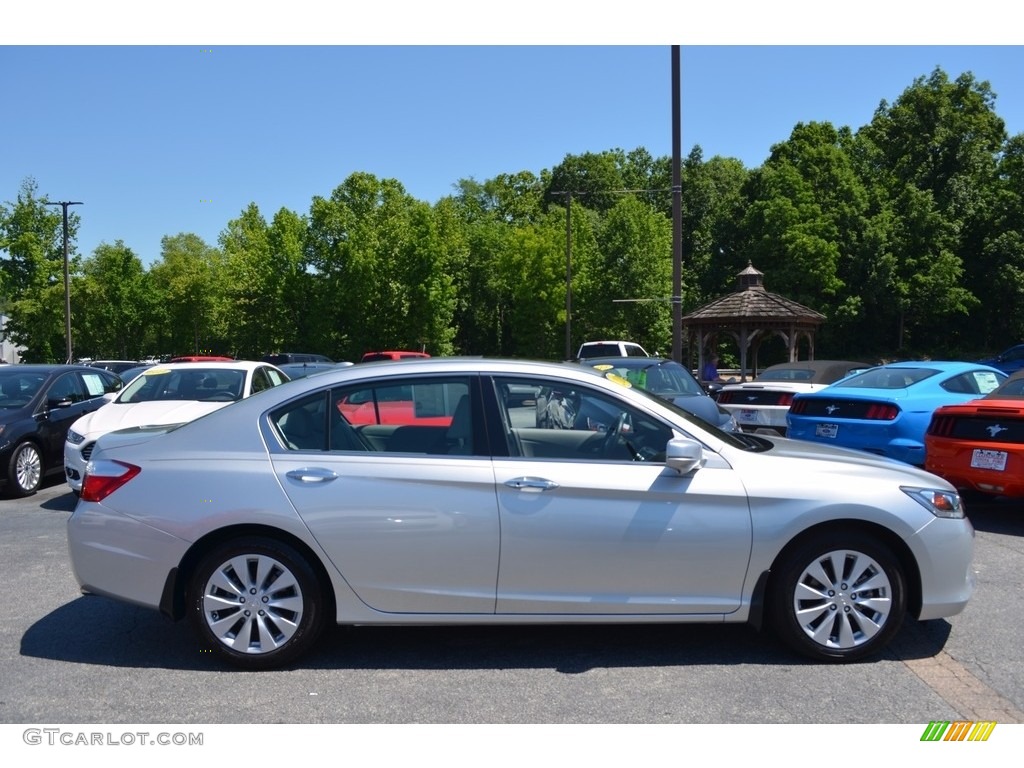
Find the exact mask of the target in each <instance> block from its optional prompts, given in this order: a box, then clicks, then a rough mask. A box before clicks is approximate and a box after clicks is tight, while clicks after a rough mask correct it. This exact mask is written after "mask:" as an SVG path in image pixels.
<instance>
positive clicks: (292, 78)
mask: <svg viewBox="0 0 1024 768" xmlns="http://www.w3.org/2000/svg"><path fill="white" fill-rule="evenodd" d="M986 1H987V0H986ZM449 4H451V5H458V3H457V2H456V1H455V0H450V3H449ZM532 4H533V3H532V2H531V3H527V5H528V6H529V5H532ZM186 5H188V3H186ZM260 5H261V3H255V4H252V5H251V6H247V7H255V8H258V7H259V6H260ZM296 5H297V6H301V5H302V2H299V3H297V4H296ZM398 5H399V6H401V5H402V4H401V3H399V4H398ZM443 5H444V4H442V7H443ZM645 5H646V0H643V1H642V2H640V3H638V4H636V5H635V6H630V7H637V8H640V9H641V10H642V9H643V7H644V6H645ZM739 5H740V6H742V5H744V4H743V3H740V4H739ZM769 5H770V4H769ZM782 5H783V6H784V5H785V4H782ZM940 5H941V3H940ZM73 7H74V6H69V8H73ZM278 7H280V6H278ZM390 7H392V6H390V5H389V8H390ZM416 7H417V8H420V7H422V5H420V6H416ZM467 7H478V6H473V5H472V4H470V5H469V6H467ZM517 7H518V6H517ZM591 7H594V8H601V7H606V4H602V3H600V2H597V3H593V4H591ZM616 7H617V8H622V7H624V6H622V5H621V4H618V5H617V6H616ZM732 7H734V6H733V5H730V8H732ZM961 7H962V6H961ZM618 13H620V14H621V11H618ZM59 18H61V19H63V26H64V27H67V28H68V30H70V31H68V30H63V27H62V26H61V25H60V24H58V25H57V27H58V29H57V31H56V32H53V31H52V30H50V31H47V32H46V34H27V35H25V36H23V37H18V36H13V37H11V38H6V37H5V36H4V35H3V34H0V75H2V79H3V80H4V82H5V86H4V101H5V106H6V109H5V113H6V114H5V117H4V119H3V121H0V202H3V203H5V204H6V203H9V202H12V201H13V200H14V199H15V197H16V195H17V193H18V190H19V187H20V185H21V182H22V180H23V179H25V178H26V177H29V176H31V177H33V178H34V179H35V180H36V182H37V183H38V187H39V190H38V191H39V193H40V194H42V195H46V196H47V197H48V198H49V199H51V200H75V201H82V202H83V203H84V204H83V205H81V206H76V207H74V208H73V209H72V210H73V211H74V212H75V213H77V214H78V215H79V216H80V217H81V228H80V230H79V237H78V241H77V249H78V252H79V253H81V254H91V253H92V251H93V250H94V249H95V248H96V246H97V245H99V244H100V243H101V242H108V243H113V242H114V241H115V240H119V239H120V240H123V241H124V242H125V244H126V245H128V246H129V247H130V248H131V249H132V250H133V251H134V252H135V253H136V254H137V255H138V256H139V257H140V258H141V259H142V260H143V262H144V263H146V264H149V263H151V262H152V261H153V260H154V259H156V258H158V257H159V254H160V239H161V238H162V237H163V236H164V235H174V234H177V233H180V232H193V233H195V234H198V235H199V236H201V237H202V238H203V239H204V240H206V241H207V243H209V244H210V245H216V244H217V238H218V236H219V234H220V232H221V231H222V230H223V229H224V227H225V226H226V224H227V223H228V221H230V220H231V219H233V218H236V217H238V216H239V215H240V213H241V212H242V211H243V210H244V209H245V208H246V207H247V206H248V205H249V203H251V202H252V203H256V204H257V205H258V206H259V208H260V210H261V212H262V213H263V215H264V216H265V217H266V218H267V220H268V221H269V220H270V219H271V218H272V217H273V215H274V213H275V212H276V211H277V210H278V209H280V208H282V207H285V208H288V209H290V210H293V211H296V212H297V213H300V214H305V213H307V212H308V210H309V205H310V202H311V200H312V198H313V197H314V196H315V195H321V196H327V195H329V194H330V193H331V191H332V190H333V189H334V188H335V187H336V186H337V185H338V184H340V183H341V182H343V181H344V180H345V178H346V177H348V175H349V174H351V173H353V172H357V171H363V172H367V173H371V174H374V175H375V176H378V177H380V178H394V179H397V180H398V181H399V182H401V183H402V184H403V186H404V187H405V189H406V191H407V192H408V193H409V194H411V195H412V196H414V197H416V198H417V199H420V200H424V201H427V202H431V203H432V202H435V201H436V200H438V199H439V198H441V197H443V196H444V195H447V194H450V193H452V191H453V185H454V184H456V183H457V182H458V181H459V180H460V179H464V178H474V179H477V180H478V181H484V180H486V179H489V178H492V177H494V176H496V175H498V174H501V173H515V172H518V171H524V170H525V171H531V172H533V173H537V174H539V173H540V172H541V171H542V170H544V169H550V168H552V167H554V166H555V165H557V164H558V163H559V162H561V161H562V160H563V159H564V158H565V156H566V155H568V154H578V153H583V152H600V151H603V150H607V149H613V148H621V149H624V150H627V151H628V150H631V149H634V148H636V147H645V148H646V149H647V150H648V151H650V152H651V153H652V154H653V155H655V156H665V155H669V154H670V153H671V149H672V144H671V141H672V135H671V127H672V123H671V119H672V115H671V66H670V65H671V57H670V45H671V44H672V43H679V44H680V45H682V144H683V152H684V154H685V153H687V152H689V151H690V149H692V148H693V147H694V146H695V145H699V146H700V147H701V148H702V150H703V152H704V156H705V158H709V157H711V156H713V155H716V154H717V155H724V156H730V157H736V158H739V159H740V160H741V161H743V163H744V164H745V165H746V166H748V167H756V166H758V165H760V164H761V163H762V162H763V161H764V160H765V158H766V157H767V156H768V154H769V152H770V150H771V146H772V144H774V143H776V142H779V141H783V140H785V139H786V138H787V137H788V135H789V134H790V132H791V131H792V129H793V127H794V126H795V125H796V124H797V123H800V122H810V121H828V122H831V123H833V124H834V125H836V126H842V125H846V126H850V127H851V128H853V129H857V128H859V127H860V126H862V125H864V124H866V123H868V122H869V121H870V120H871V117H872V114H873V112H874V110H875V108H876V107H877V106H878V104H879V102H880V101H882V100H883V99H884V100H888V101H890V102H891V101H893V100H895V99H896V98H898V96H899V95H900V93H901V92H902V91H903V90H905V89H906V88H907V87H909V86H910V85H911V84H912V83H913V81H914V79H915V78H918V77H926V76H928V75H929V74H930V73H931V72H932V70H933V69H934V68H935V67H941V68H942V69H943V70H944V71H945V72H946V73H947V74H948V75H949V76H950V77H951V78H955V77H957V76H958V75H960V74H961V73H963V72H967V71H970V72H972V73H973V74H974V76H975V77H976V78H977V79H978V80H987V81H989V83H990V84H991V86H992V89H993V90H994V91H995V93H996V94H997V100H996V112H997V113H998V114H999V115H1000V116H1001V117H1002V118H1003V119H1004V120H1005V121H1006V125H1007V129H1008V131H1009V132H1010V133H1011V134H1016V133H1021V132H1024V78H1022V77H1021V74H1020V73H1022V72H1024V46H997V45H972V46H966V45H884V46H878V45H852V44H829V45H806V44H799V45H789V44H785V45H780V44H757V45H752V44H746V43H747V42H748V41H749V42H759V41H763V42H765V43H771V42H772V40H773V37H772V35H771V34H766V35H764V36H762V37H761V38H759V37H758V35H757V34H752V33H750V32H747V33H744V32H743V28H740V29H739V33H738V34H737V35H735V40H737V41H738V42H742V43H744V44H726V43H728V42H729V40H728V36H726V35H723V36H721V37H716V36H710V37H708V38H707V39H706V40H705V39H703V38H701V37H700V36H699V35H698V36H692V35H688V34H680V38H679V40H675V41H667V42H665V43H661V42H660V41H644V40H642V39H640V40H639V42H641V43H644V44H640V45H632V44H630V45H626V44H615V39H614V34H612V33H610V32H609V31H608V27H609V26H613V25H609V24H607V23H605V24H603V25H602V26H600V27H599V28H596V29H594V30H592V31H591V32H589V33H588V31H587V30H586V29H584V30H583V31H582V34H579V35H577V36H576V37H575V39H573V36H572V35H566V36H565V37H563V38H562V39H563V40H565V41H566V42H567V43H569V44H555V43H553V42H549V41H548V40H547V39H544V35H534V36H532V39H531V35H530V34H522V33H521V36H520V37H519V38H518V39H519V40H522V41H523V42H524V43H534V42H542V43H544V44H543V45H537V44H527V45H512V44H508V43H509V42H511V41H508V40H502V39H497V40H495V41H496V42H500V43H503V44H501V45H490V44H488V45H469V44H467V43H466V39H478V40H481V41H483V42H488V43H489V42H491V41H492V38H493V37H494V35H493V29H494V27H493V26H487V27H486V28H487V30H489V31H488V32H487V33H485V34H482V33H479V32H478V33H477V34H476V35H475V36H474V33H473V31H472V30H469V32H468V33H466V35H465V38H464V39H459V38H458V36H454V37H453V36H450V35H449V34H448V33H447V32H444V33H438V31H437V30H436V29H435V30H433V34H426V35H424V36H423V37H424V39H425V40H426V41H427V42H431V43H434V42H438V43H444V44H431V45H409V44H406V43H408V42H409V37H408V34H409V33H408V32H406V31H405V30H404V28H402V29H399V30H395V34H393V35H392V36H391V37H392V39H393V40H394V41H395V42H397V43H401V44H393V45H384V44H382V43H384V42H387V40H386V38H387V37H388V35H385V34H381V35H377V36H375V35H368V36H367V37H366V40H367V41H368V42H369V43H370V44H357V43H362V42H363V39H362V38H360V37H359V36H353V37H352V38H351V39H346V37H345V35H338V36H337V37H336V38H335V41H336V42H337V43H339V44H334V45H329V44H321V43H327V42H331V39H330V38H329V37H328V39H326V40H321V39H320V38H319V37H318V36H317V35H316V34H313V35H311V36H310V37H311V38H312V39H310V40H308V41H306V40H303V39H302V37H303V35H302V34H297V35H294V36H292V35H289V34H287V30H288V26H287V25H285V27H284V30H285V32H286V34H284V35H283V38H284V39H285V42H288V43H292V42H294V43H296V44H294V45H292V44H280V45H268V44H264V43H270V42H273V36H272V34H270V33H272V32H273V29H272V28H273V24H272V23H269V22H264V23H265V24H266V26H267V29H268V33H267V34H259V33H256V34H250V35H249V36H248V38H246V36H245V35H236V34H235V33H234V32H233V31H232V30H233V29H234V27H233V26H232V24H231V22H232V19H230V18H224V19H223V20H218V21H221V22H222V23H220V24H212V25H211V27H210V31H209V32H207V33H204V37H205V36H207V35H208V36H209V38H211V40H203V41H195V42H193V41H192V39H191V38H193V37H194V36H195V35H194V34H185V33H184V32H183V31H182V27H181V25H182V22H181V21H180V20H179V22H178V27H177V28H175V26H174V25H173V24H172V25H171V29H170V30H169V32H168V34H166V36H164V37H163V38H161V37H160V36H159V35H156V36H154V35H152V34H151V33H146V34H141V33H137V32H136V33H134V34H133V33H132V32H131V31H126V32H124V33H123V35H116V34H115V35H110V34H108V33H107V32H105V31H103V30H101V31H99V32H97V29H96V28H97V26H101V25H97V20H96V19H95V18H91V20H90V24H92V25H93V27H91V28H90V29H88V30H87V31H86V32H87V33H86V34H81V35H80V34H77V33H76V32H75V31H74V22H75V17H74V16H73V15H72V16H71V17H70V18H68V17H65V16H59ZM657 18H658V17H656V16H651V17H650V18H649V19H648V21H647V23H648V24H650V25H653V28H654V29H657V28H658V27H657ZM413 21H415V19H412V20H410V19H408V18H407V19H406V22H407V23H408V24H409V25H412V22H413ZM554 21H555V22H556V23H557V22H558V19H557V18H556V19H555V20H554ZM434 23H435V24H436V20H435V22H434ZM498 24H499V26H500V24H501V21H500V20H499V21H498ZM52 26H53V25H52V24H49V25H48V28H49V27H52ZM308 26H309V25H308V23H307V27H308ZM512 26H513V27H514V28H516V27H515V24H512ZM545 28H547V27H545ZM680 28H685V26H681V27H680ZM62 30H63V31H62ZM514 31H515V30H514V29H513V33H514ZM775 34H776V37H775V38H774V39H777V40H780V41H784V42H789V40H790V39H791V37H792V39H793V40H794V41H795V42H803V41H802V40H801V36H800V35H795V36H790V35H789V34H788V33H786V34H781V33H778V32H776V33H775ZM931 34H932V35H933V37H934V38H935V39H945V36H944V35H942V34H938V33H937V32H935V31H934V30H933V31H932V32H931ZM920 36H922V35H919V34H917V33H915V34H914V35H909V33H907V37H906V39H917V38H918V37H920ZM513 37H514V34H513ZM638 37H639V36H638ZM808 37H810V38H812V39H822V40H825V41H829V40H831V39H832V37H833V35H832V33H830V34H829V35H808ZM854 37H855V36H854ZM184 38H190V39H188V40H186V39H184ZM580 38H582V39H585V40H595V41H598V42H601V43H602V44H600V45H583V44H580ZM412 39H414V40H415V39H417V38H415V36H414V37H413V38H412ZM688 39H694V42H692V43H688ZM865 39H867V38H865ZM876 39H877V38H876ZM218 40H224V41H226V43H224V44H221V43H218V42H217V41H218ZM133 41H137V42H139V43H143V44H139V45H126V44H125V43H128V42H133ZM80 42H84V43H89V44H88V45H79V43H80ZM305 42H309V43H316V44H303V43H305ZM838 42H839V43H842V42H843V41H842V39H840V40H839V41H838ZM882 42H889V41H888V40H882ZM954 42H955V40H954ZM234 43H250V44H244V45H236V44H234ZM448 43H458V44H448ZM605 43H607V44H605Z"/></svg>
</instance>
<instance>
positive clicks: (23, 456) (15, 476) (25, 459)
mask: <svg viewBox="0 0 1024 768" xmlns="http://www.w3.org/2000/svg"><path fill="white" fill-rule="evenodd" d="M42 480H43V457H42V456H41V455H40V454H39V449H38V448H37V447H36V445H35V443H31V442H24V443H22V444H21V445H19V446H18V447H17V448H15V449H14V453H12V454H11V463H10V464H9V465H8V466H7V488H8V492H9V493H10V494H11V495H13V496H31V495H32V494H33V493H35V492H36V491H38V490H39V484H40V483H41V482H42Z"/></svg>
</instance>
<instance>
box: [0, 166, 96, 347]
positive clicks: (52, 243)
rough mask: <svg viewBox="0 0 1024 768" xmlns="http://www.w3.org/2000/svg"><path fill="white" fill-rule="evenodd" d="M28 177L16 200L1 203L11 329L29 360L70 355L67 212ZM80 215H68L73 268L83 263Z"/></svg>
mask: <svg viewBox="0 0 1024 768" xmlns="http://www.w3.org/2000/svg"><path fill="white" fill-rule="evenodd" d="M37 191H38V185H37V184H36V181H35V179H33V178H27V179H25V180H24V181H23V182H22V184H21V188H20V190H19V192H18V195H17V198H16V200H15V201H14V202H13V203H8V204H7V205H3V206H0V276H2V277H0V290H2V291H3V295H4V296H5V297H6V298H5V302H4V304H5V309H6V312H7V314H8V320H7V326H6V334H7V337H8V338H9V339H10V340H11V341H12V342H13V343H14V344H16V345H20V346H22V347H24V352H23V353H22V355H21V357H22V360H23V361H25V362H53V361H56V360H61V361H62V360H64V358H65V357H66V356H67V348H66V347H67V344H66V341H67V340H66V338H65V328H64V241H63V213H62V211H60V210H59V209H56V208H52V207H49V206H48V205H46V204H45V202H44V200H45V199H46V198H45V197H40V196H39V195H38V194H37ZM78 224H79V218H78V216H77V214H75V213H73V212H71V213H69V215H68V253H69V260H70V265H69V272H73V271H74V270H75V269H76V267H77V258H76V257H75V255H74V254H75V246H74V240H75V237H76V236H77V233H78Z"/></svg>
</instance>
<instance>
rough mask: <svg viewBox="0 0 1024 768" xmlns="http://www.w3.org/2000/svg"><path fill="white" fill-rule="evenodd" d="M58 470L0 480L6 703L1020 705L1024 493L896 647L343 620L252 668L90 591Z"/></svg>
mask: <svg viewBox="0 0 1024 768" xmlns="http://www.w3.org/2000/svg"><path fill="white" fill-rule="evenodd" d="M74 501H75V499H74V497H73V496H72V495H71V494H70V492H68V491H67V488H66V486H65V485H64V484H63V483H62V482H60V483H55V482H51V483H49V484H48V485H47V486H46V487H44V489H43V490H42V491H41V492H40V493H38V494H37V495H35V496H33V497H30V498H26V499H8V498H2V499H0V562H2V563H3V566H2V567H3V572H4V580H5V582H6V584H7V588H6V589H4V590H3V597H2V601H3V602H2V609H3V613H4V616H5V617H6V620H5V621H4V622H3V623H2V624H0V722H3V723H69V724H74V723H123V724H128V723H310V724H316V723H698V724H699V723H833V724H851V723H889V724H904V723H907V724H909V723H928V722H930V721H933V720H970V721H980V720H994V721H997V722H998V723H1024V644H1022V643H1021V642H1020V632H1019V621H1020V618H1019V617H1020V614H1019V613H1018V611H1019V607H1020V605H1021V599H1022V598H1021V586H1022V576H1021V574H1024V504H1022V503H1020V502H1008V501H1003V502H996V503H985V504H974V505H971V506H969V507H968V511H969V514H970V516H971V518H972V521H973V522H974V525H975V527H976V529H977V540H976V544H977V545H976V551H975V568H976V570H977V578H978V588H977V592H976V594H975V596H974V598H973V600H972V602H971V603H970V604H969V605H968V607H967V609H966V611H965V612H964V613H962V614H961V615H959V616H955V617H953V618H952V619H950V620H940V621H934V622H928V623H926V624H917V623H915V622H909V623H908V624H907V625H905V626H904V627H903V629H902V630H901V632H900V634H899V636H898V637H897V639H896V641H895V642H894V643H893V644H892V645H891V647H890V648H889V649H887V651H886V653H885V655H884V656H882V657H881V658H878V659H876V660H873V661H870V662H865V663H860V664H853V665H841V666H832V665H816V664H812V663H808V662H804V661H802V660H801V659H799V658H796V657H794V656H793V655H791V654H790V652H788V651H787V650H786V649H785V648H783V647H782V646H781V645H780V644H778V643H777V642H775V640H774V639H773V638H772V637H771V636H769V635H767V634H759V633H757V632H755V631H754V630H752V629H750V628H748V627H743V626H719V625H715V626H693V625H679V626H654V627H652V626H638V627H483V628H452V627H448V628H431V627H423V628H409V627H405V628H389V627H373V628H337V629H334V630H332V631H331V632H329V633H328V636H327V637H326V638H325V640H324V642H322V643H321V645H320V647H319V648H318V649H317V651H316V652H315V653H313V654H311V655H310V656H309V657H306V658H305V659H303V662H302V663H301V664H300V665H298V666H297V667H295V668H293V669H288V670H282V671H273V672H260V673H250V672H240V671H236V670H234V669H232V668H229V667H226V666H224V665H222V664H221V663H220V662H218V661H217V660H216V659H214V658H213V657H212V656H211V655H210V654H209V653H204V652H203V650H202V649H201V648H199V647H197V643H196V640H195V639H194V637H193V635H192V632H191V630H190V628H189V627H188V626H187V625H185V624H180V625H176V624H170V623H168V622H166V621H165V620H164V619H163V618H161V617H160V616H159V615H158V614H156V613H155V612H152V611H148V610H144V609H140V608H135V607H133V606H129V605H123V604H120V603H116V602H114V601H111V600H107V599H105V598H102V597H95V596H83V595H81V594H80V593H79V591H78V589H77V585H76V583H75V580H74V577H73V576H72V573H71V569H70V565H69V562H68V556H67V541H66V533H65V524H66V521H67V519H68V516H69V515H70V513H71V511H72V509H73V506H74Z"/></svg>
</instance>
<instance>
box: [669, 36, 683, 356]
mask: <svg viewBox="0 0 1024 768" xmlns="http://www.w3.org/2000/svg"><path fill="white" fill-rule="evenodd" d="M679 76H680V64H679V46H678V45H673V46H672V359H673V360H675V361H676V362H677V363H679V362H682V359H683V304H682V300H683V299H682V296H683V174H682V169H681V165H682V160H681V155H682V130H681V123H682V116H681V114H680V113H681V110H680V101H681V96H680V93H679V91H680V77H679Z"/></svg>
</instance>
